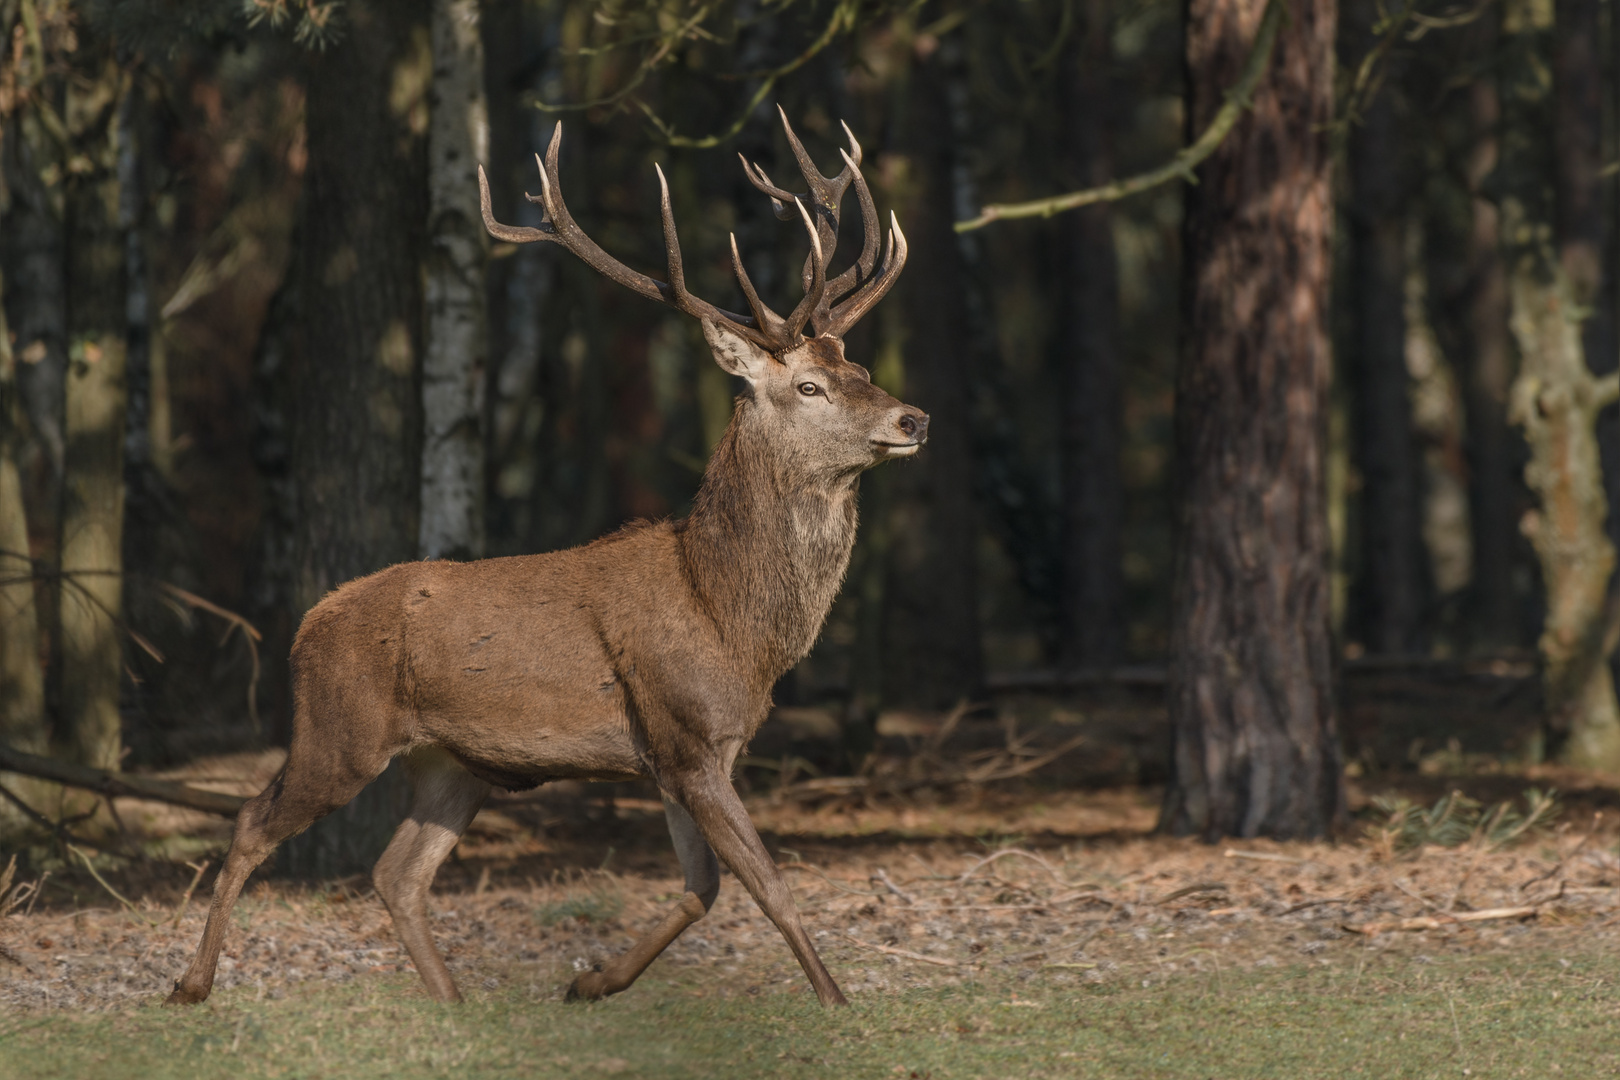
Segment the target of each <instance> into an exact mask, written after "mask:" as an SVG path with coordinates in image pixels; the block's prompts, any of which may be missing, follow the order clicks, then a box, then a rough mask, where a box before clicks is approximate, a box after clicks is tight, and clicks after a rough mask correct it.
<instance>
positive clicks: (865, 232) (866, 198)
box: [816, 125, 883, 328]
mask: <svg viewBox="0 0 1620 1080" xmlns="http://www.w3.org/2000/svg"><path fill="white" fill-rule="evenodd" d="M844 130H845V131H846V132H847V131H849V128H848V126H847V125H846V126H845V128H844ZM849 141H850V143H851V144H852V145H853V146H854V149H855V152H854V153H853V154H845V153H844V152H843V151H842V150H840V151H839V153H840V154H843V156H844V165H845V167H846V168H847V169H849V170H850V171H851V172H852V173H854V180H855V198H856V199H857V200H858V201H859V202H860V204H861V256H860V258H859V259H857V260H856V261H855V265H854V266H851V267H849V268H848V269H846V270H845V271H844V272H843V273H842V274H839V275H838V276H837V277H835V278H833V279H832V280H831V281H829V282H828V283H827V296H826V303H827V304H829V305H830V304H833V303H836V302H837V301H838V299H839V298H840V297H841V296H843V295H844V294H845V293H847V292H849V291H850V290H851V289H853V288H855V287H856V286H857V285H861V284H864V283H865V282H866V281H867V280H869V279H870V278H871V276H872V267H873V266H875V265H876V264H877V256H878V240H879V238H880V237H881V235H882V233H883V222H882V219H881V218H879V217H878V212H877V204H875V203H874V202H873V201H872V191H871V189H870V188H868V187H867V186H866V177H864V176H862V175H861V168H860V165H861V158H860V153H861V144H860V143H858V142H856V141H855V136H853V135H851V136H850V137H849ZM826 315H827V312H826V311H821V312H818V313H817V316H816V326H817V327H818V328H819V327H820V326H821V324H822V323H823V322H826V321H827V320H826Z"/></svg>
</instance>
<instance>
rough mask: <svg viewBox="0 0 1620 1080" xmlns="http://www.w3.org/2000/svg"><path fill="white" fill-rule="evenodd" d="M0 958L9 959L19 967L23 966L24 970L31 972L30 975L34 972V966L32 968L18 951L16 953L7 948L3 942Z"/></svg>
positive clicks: (0, 946)
mask: <svg viewBox="0 0 1620 1080" xmlns="http://www.w3.org/2000/svg"><path fill="white" fill-rule="evenodd" d="M0 960H5V961H8V962H10V963H13V964H16V965H17V966H18V967H20V968H22V969H23V970H24V971H26V972H28V974H30V975H32V974H33V973H34V969H33V968H31V967H29V966H28V965H27V964H25V963H23V958H22V957H20V956H18V955H17V954H16V953H14V952H12V951H11V950H10V949H8V948H6V947H5V945H3V944H0Z"/></svg>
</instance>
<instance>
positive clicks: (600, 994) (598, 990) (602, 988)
mask: <svg viewBox="0 0 1620 1080" xmlns="http://www.w3.org/2000/svg"><path fill="white" fill-rule="evenodd" d="M607 993H608V988H607V976H605V975H603V974H602V972H601V970H600V969H598V970H594V971H587V972H585V973H584V974H582V975H579V976H577V977H576V978H575V979H574V981H573V982H571V983H569V984H568V992H567V993H566V994H564V995H563V1000H564V1001H600V1000H601V999H602V998H604V997H606V996H607Z"/></svg>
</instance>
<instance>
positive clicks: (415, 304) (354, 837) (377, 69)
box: [282, 0, 432, 877]
mask: <svg viewBox="0 0 1620 1080" xmlns="http://www.w3.org/2000/svg"><path fill="white" fill-rule="evenodd" d="M344 11H345V13H346V15H347V17H348V20H349V25H348V27H347V28H346V32H345V34H344V36H343V38H342V40H341V41H340V42H339V43H337V44H336V45H334V46H332V47H329V48H327V49H326V50H325V51H324V52H321V53H319V54H318V55H314V56H312V57H311V59H310V61H309V77H308V79H309V81H308V87H309V98H308V106H307V111H306V124H307V129H308V144H309V165H308V170H307V172H306V173H305V177H304V205H303V221H302V223H301V230H302V231H301V233H300V241H301V246H300V249H299V252H298V258H299V262H298V265H297V266H296V267H295V268H294V271H293V272H295V273H298V274H300V275H301V277H302V282H301V288H300V290H299V295H300V301H301V304H302V314H303V318H302V327H301V334H300V338H301V340H300V341H299V343H298V348H297V349H296V350H295V351H296V356H295V358H294V362H295V363H296V365H297V370H296V375H295V378H294V385H295V387H296V390H295V394H296V399H297V400H296V419H295V424H294V430H293V435H292V456H291V462H292V475H293V477H294V478H295V480H296V482H297V483H298V484H299V485H300V490H299V504H300V520H299V523H298V535H297V537H296V541H295V548H296V558H297V568H298V579H297V582H296V584H295V586H294V594H295V598H296V601H297V605H298V607H299V608H300V609H301V610H304V611H307V610H308V609H309V608H310V607H312V606H313V605H314V604H315V603H316V602H317V601H318V600H319V599H320V598H321V597H322V596H323V595H324V594H325V593H326V592H327V591H328V590H330V589H332V588H334V587H336V586H338V585H341V584H342V583H344V582H345V581H348V580H350V579H352V578H355V577H359V576H361V575H363V574H367V573H370V572H372V571H374V570H377V569H379V568H381V567H384V566H388V565H390V564H391V563H397V562H403V561H406V560H409V559H412V558H414V557H415V556H416V550H417V537H418V524H419V521H418V517H419V515H418V507H419V499H420V497H421V485H422V477H421V453H422V450H421V440H422V392H421V391H422V382H421V378H422V326H423V308H422V284H421V280H422V279H421V267H422V259H423V254H424V248H425V231H426V225H427V220H428V195H427V190H428V189H427V129H428V101H427V92H428V87H429V84H430V81H431V78H432V55H431V47H430V44H429V29H428V27H429V16H428V6H427V4H426V3H425V2H421V0H418V2H415V3H402V2H390V3H381V2H376V3H359V2H356V3H350V4H348V5H346V6H345V8H344ZM331 722H337V723H341V722H342V718H341V717H334V718H331ZM404 788H405V784H404V782H403V779H402V777H401V773H400V770H399V768H398V766H397V765H394V766H390V767H389V769H388V771H387V772H386V773H384V774H383V776H382V777H381V778H379V779H378V780H377V781H376V782H374V783H373V784H372V785H371V786H370V787H368V788H367V789H366V790H365V791H363V792H362V793H361V794H360V795H359V796H358V797H357V798H356V799H355V800H354V801H353V802H351V803H350V804H349V805H348V806H346V807H344V808H343V809H341V810H338V811H336V812H335V813H333V814H331V815H330V816H329V817H327V818H325V819H324V820H322V821H320V822H318V823H316V824H315V825H314V826H313V827H312V828H311V829H310V830H309V831H308V832H306V833H304V834H303V835H301V836H299V837H295V838H294V839H293V840H292V841H290V842H289V843H288V844H287V846H286V849H285V856H284V860H283V863H282V866H283V867H284V869H286V870H287V871H288V872H290V873H292V874H294V875H297V876H304V877H326V876H333V875H341V874H350V873H356V872H362V871H367V870H369V869H370V868H371V865H372V864H373V863H374V862H375V861H376V858H377V856H378V855H379V854H381V852H382V849H383V848H384V847H385V846H387V843H388V838H389V837H390V836H391V835H392V833H393V830H394V827H395V826H396V825H397V824H398V822H399V819H400V817H401V815H402V813H403V801H404V798H405V790H404Z"/></svg>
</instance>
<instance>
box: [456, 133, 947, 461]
mask: <svg viewBox="0 0 1620 1080" xmlns="http://www.w3.org/2000/svg"><path fill="white" fill-rule="evenodd" d="M778 111H779V112H780V110H778ZM782 127H783V129H784V130H785V131H786V133H787V139H788V145H789V146H790V147H792V150H793V155H794V157H795V159H796V160H797V161H798V164H799V168H800V170H801V171H802V172H803V174H804V179H805V182H806V184H807V185H808V187H809V190H808V191H807V192H805V193H804V194H802V195H795V194H793V193H792V192H789V191H786V190H784V189H782V188H779V187H777V186H776V185H775V184H773V183H771V180H770V178H769V177H768V176H767V175H766V174H765V170H764V169H762V168H760V167H759V166H758V165H757V164H750V163H749V162H748V160H747V159H746V158H744V159H743V161H742V165H743V172H744V173H745V174H746V175H747V177H748V179H749V181H750V182H751V183H752V184H753V185H754V186H755V187H757V188H759V189H760V190H761V191H763V192H764V193H765V194H766V195H768V196H770V199H771V202H772V205H773V206H774V207H775V210H776V216H777V217H778V218H780V219H781V220H784V221H791V220H794V219H795V218H797V219H798V220H799V221H800V222H801V223H802V224H803V226H804V229H805V231H806V233H807V234H808V235H809V239H810V254H809V256H808V257H807V258H806V260H805V264H804V274H803V285H804V297H803V299H801V300H800V301H799V303H798V305H797V306H796V307H795V308H794V309H793V311H792V313H791V314H789V315H788V316H787V317H786V318H783V317H782V316H781V315H778V314H777V313H776V312H774V311H772V310H771V309H770V308H769V307H767V306H766V305H765V304H764V303H763V302H762V301H761V300H760V298H759V294H758V293H757V292H756V291H755V289H754V285H753V282H752V281H750V280H749V277H748V271H747V270H746V269H744V267H743V261H742V255H741V253H740V252H739V251H738V250H737V237H736V235H735V234H733V235H732V237H731V261H732V267H733V269H734V270H735V271H736V274H737V283H738V284H739V285H740V286H741V287H742V292H743V296H744V298H745V299H746V300H747V302H748V308H749V310H750V312H752V314H749V315H738V314H736V313H734V312H730V311H726V310H725V309H723V308H719V307H716V306H715V305H713V304H711V303H709V302H708V301H706V300H702V299H700V298H698V297H696V296H694V295H692V293H691V292H690V291H688V290H687V287H686V275H685V272H684V269H683V266H682V262H681V244H680V238H679V236H677V234H676V231H675V216H674V212H673V211H672V209H671V207H670V200H669V184H668V182H667V181H666V180H665V179H664V172H663V169H661V168H658V169H657V172H658V186H659V190H660V193H661V205H660V209H661V213H662V217H663V225H664V250H665V254H666V256H667V259H668V265H669V281H667V282H664V281H659V280H658V279H656V278H653V277H649V276H648V275H646V274H642V273H638V272H637V271H635V270H632V269H630V268H629V267H627V266H625V265H624V264H623V263H621V262H619V261H618V260H617V259H615V258H613V256H611V255H609V254H608V253H607V252H605V251H603V250H602V248H601V247H600V246H598V245H597V244H596V242H595V241H593V240H592V239H591V238H590V237H589V236H587V235H586V234H585V232H584V230H582V229H581V228H580V227H579V225H578V224H576V223H575V221H574V219H573V216H572V215H571V214H570V213H569V212H568V207H567V205H566V204H565V203H564V202H563V198H562V183H561V179H560V177H559V174H558V169H557V159H558V154H559V152H560V150H561V147H562V124H561V123H559V124H558V125H557V127H556V130H555V131H554V133H553V134H552V137H551V145H550V146H549V147H548V148H547V150H546V156H545V158H544V159H541V157H540V156H539V155H538V154H536V155H535V163H536V164H537V165H538V166H539V169H540V194H539V195H529V194H525V198H527V199H528V200H529V201H530V202H532V203H536V204H538V205H539V206H540V207H541V208H542V209H543V210H544V211H545V220H544V221H543V222H542V223H541V225H540V227H539V228H519V227H513V226H509V225H502V224H501V223H500V222H498V221H496V220H495V216H494V213H493V211H492V210H491V208H490V197H489V182H488V180H487V179H486V178H485V176H484V170H483V167H482V166H480V167H479V170H478V188H479V195H480V199H481V206H482V209H483V216H484V226H485V228H487V229H488V230H489V232H490V235H492V236H494V237H496V238H497V239H500V240H506V241H509V242H511V243H517V244H525V243H533V242H536V241H547V242H550V243H556V244H561V245H562V246H563V247H565V248H567V249H568V250H569V251H571V252H573V253H574V254H575V255H577V256H579V258H580V259H582V260H583V261H584V262H585V263H586V264H587V265H589V266H591V267H593V268H594V269H596V270H597V271H598V272H600V273H601V274H602V275H603V276H604V277H607V278H609V279H611V280H613V281H615V282H618V283H619V284H620V285H623V286H625V287H626V288H628V289H630V290H632V291H633V292H636V293H639V294H640V295H642V296H645V297H646V298H647V299H649V300H654V301H657V302H658V303H661V304H665V305H667V306H669V307H673V308H675V309H677V310H679V311H682V312H685V313H686V314H688V315H692V316H694V317H696V318H697V319H699V320H701V321H702V324H703V336H704V339H705V340H706V341H707V342H708V344H709V348H710V350H711V352H712V353H713V354H714V361H715V363H717V364H719V365H720V367H721V368H723V369H724V370H725V371H727V372H729V373H731V374H732V375H736V376H739V377H740V378H742V379H743V380H745V382H746V383H747V387H748V388H747V391H746V392H745V393H744V394H743V395H742V396H741V397H740V398H739V399H738V402H739V410H738V415H737V419H736V424H737V425H739V426H741V427H744V428H747V429H752V430H754V431H757V432H760V433H763V434H765V435H766V436H767V437H766V438H765V439H764V440H762V444H763V445H766V446H769V447H770V448H772V451H773V452H774V453H775V454H777V455H778V456H779V458H780V459H781V460H782V461H783V462H787V463H791V466H792V468H793V470H794V471H795V472H802V473H807V474H810V475H813V476H818V477H825V478H828V479H832V478H836V477H847V476H852V475H855V474H858V473H860V472H862V471H864V470H865V469H868V468H871V467H872V466H873V465H876V464H878V463H879V462H881V461H884V460H886V459H888V458H895V457H906V456H908V455H910V454H914V453H916V451H917V449H918V447H920V446H921V445H922V444H923V443H924V442H925V441H927V436H928V416H927V415H926V414H925V413H923V412H921V411H920V410H918V409H915V408H912V407H911V406H909V405H904V404H902V403H901V402H899V401H897V400H895V399H894V398H893V397H891V396H889V395H888V394H887V393H885V392H884V391H883V390H881V389H879V388H878V387H876V386H873V385H872V379H871V375H870V374H869V373H868V372H867V370H866V368H864V367H862V366H861V365H859V364H855V363H851V362H850V361H848V360H846V359H845V358H844V341H843V337H844V334H845V333H847V332H848V330H849V328H850V327H851V326H853V325H854V324H855V323H856V322H857V321H858V320H859V319H860V318H861V316H863V315H865V314H866V313H867V312H868V311H869V310H871V308H872V306H873V305H874V304H876V303H877V302H878V301H879V300H880V299H882V298H883V295H884V294H885V293H887V292H888V291H889V289H890V288H891V287H893V285H894V282H895V280H896V279H897V278H898V277H899V276H900V270H901V268H902V267H904V266H905V263H906V237H905V234H904V233H903V232H901V231H900V224H899V222H898V221H897V220H896V219H895V217H894V215H893V213H891V214H890V215H889V235H888V240H887V242H886V243H885V244H884V246H883V251H882V258H881V259H879V257H878V254H879V253H878V241H879V234H880V233H881V231H882V230H881V227H880V222H879V219H878V213H877V208H876V206H875V205H874V204H873V202H872V193H871V191H870V189H868V188H867V186H866V179H865V178H864V177H863V176H862V175H861V170H860V163H861V144H860V143H859V142H857V141H856V139H855V136H854V135H853V134H851V133H850V130H849V127H848V126H847V125H845V126H844V134H845V135H846V136H847V137H848V138H849V150H847V151H844V150H840V151H839V153H840V154H841V155H842V156H843V159H844V168H843V170H842V171H840V172H839V174H838V175H837V176H835V177H827V176H823V175H822V174H821V171H820V170H819V169H818V168H817V167H816V165H815V163H814V162H812V161H811V160H810V155H809V154H808V153H807V152H806V151H805V148H804V146H803V144H802V143H800V142H799V139H798V137H797V136H796V135H795V134H794V132H793V128H792V125H790V124H789V123H788V120H787V115H786V113H782ZM739 156H740V155H739ZM655 168H656V166H655ZM851 185H853V186H854V188H855V193H856V197H857V198H858V200H859V202H860V210H861V225H862V229H863V238H862V247H861V253H860V256H859V258H857V259H856V261H855V264H854V265H853V266H850V267H849V268H847V269H846V270H844V271H843V272H842V273H841V274H839V275H838V276H836V277H829V276H828V273H827V260H828V259H829V258H830V257H831V255H832V253H833V252H834V251H835V250H836V249H837V246H838V222H839V212H840V204H841V203H842V201H843V196H844V193H845V191H847V190H848V189H849V188H850V186H851Z"/></svg>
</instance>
